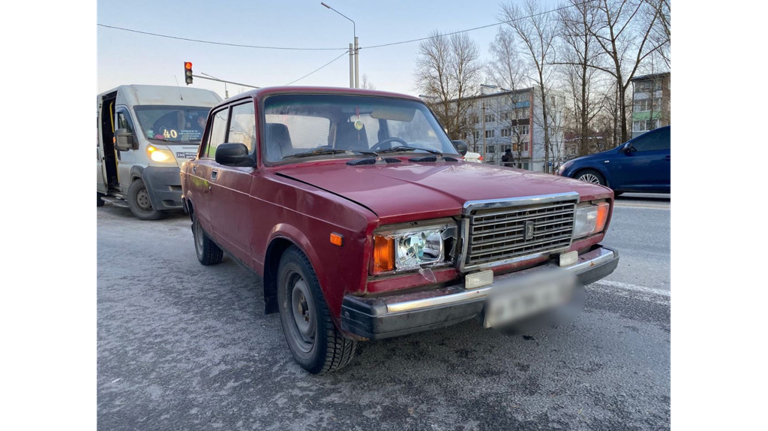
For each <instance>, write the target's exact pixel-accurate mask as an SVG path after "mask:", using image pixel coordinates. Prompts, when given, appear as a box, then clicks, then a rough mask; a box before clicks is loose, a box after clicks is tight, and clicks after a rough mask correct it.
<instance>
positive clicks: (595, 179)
mask: <svg viewBox="0 0 768 431" xmlns="http://www.w3.org/2000/svg"><path fill="white" fill-rule="evenodd" d="M574 178H576V179H577V180H580V181H584V182H585V183H591V184H599V185H601V186H604V185H605V178H603V176H602V175H601V174H600V172H597V171H595V170H593V169H587V170H584V171H581V172H579V173H578V174H577V175H576V176H574Z"/></svg>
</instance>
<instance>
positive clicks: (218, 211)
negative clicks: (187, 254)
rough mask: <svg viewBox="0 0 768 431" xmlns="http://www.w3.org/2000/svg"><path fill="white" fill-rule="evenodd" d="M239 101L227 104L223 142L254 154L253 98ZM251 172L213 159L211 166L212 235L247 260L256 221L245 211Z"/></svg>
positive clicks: (247, 205)
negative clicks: (213, 233)
mask: <svg viewBox="0 0 768 431" xmlns="http://www.w3.org/2000/svg"><path fill="white" fill-rule="evenodd" d="M243 102H244V103H237V102H235V103H234V104H233V105H231V108H230V111H229V122H228V127H227V136H226V139H225V142H227V143H241V144H244V145H245V146H246V147H248V150H249V153H250V154H254V150H255V146H256V114H255V110H254V105H253V100H251V99H248V100H245V101H243ZM214 157H215V153H214ZM254 172H255V168H252V167H236V166H226V165H220V164H219V163H216V162H215V161H214V162H213V165H212V166H211V175H212V176H211V185H212V190H211V195H212V197H213V199H212V200H211V202H213V206H212V207H211V215H212V217H213V224H214V230H215V231H216V237H217V238H218V240H219V241H220V244H221V245H222V246H224V248H226V249H227V250H228V251H229V252H230V253H232V254H233V255H234V256H235V257H237V258H238V259H240V260H241V261H243V262H248V261H249V260H250V256H251V247H250V238H251V236H252V235H251V233H252V232H253V223H255V222H256V221H255V220H254V217H253V214H252V213H251V212H250V211H249V205H250V203H251V202H250V200H251V198H250V191H251V183H252V181H253V175H254Z"/></svg>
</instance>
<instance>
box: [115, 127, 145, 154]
mask: <svg viewBox="0 0 768 431" xmlns="http://www.w3.org/2000/svg"><path fill="white" fill-rule="evenodd" d="M136 144H137V142H136V137H135V136H133V133H131V132H129V131H128V129H117V130H115V148H117V150H118V151H128V150H135V149H136V148H138V147H139V146H138V145H136Z"/></svg>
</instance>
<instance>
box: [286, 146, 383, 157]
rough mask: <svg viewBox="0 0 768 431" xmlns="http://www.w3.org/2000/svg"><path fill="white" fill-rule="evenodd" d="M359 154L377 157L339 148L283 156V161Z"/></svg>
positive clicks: (373, 154)
mask: <svg viewBox="0 0 768 431" xmlns="http://www.w3.org/2000/svg"><path fill="white" fill-rule="evenodd" d="M346 153H349V154H360V155H363V156H374V157H375V156H378V154H377V153H374V152H373V151H358V150H342V149H340V148H328V149H324V150H315V151H310V152H307V153H299V154H291V155H288V156H283V159H300V158H304V157H314V156H327V155H332V154H346Z"/></svg>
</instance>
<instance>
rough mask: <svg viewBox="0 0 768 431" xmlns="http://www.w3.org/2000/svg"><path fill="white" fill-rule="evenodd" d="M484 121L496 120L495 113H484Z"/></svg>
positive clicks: (491, 121)
mask: <svg viewBox="0 0 768 431" xmlns="http://www.w3.org/2000/svg"><path fill="white" fill-rule="evenodd" d="M485 122H486V123H494V122H496V114H485Z"/></svg>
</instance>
